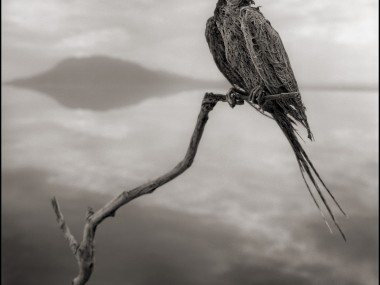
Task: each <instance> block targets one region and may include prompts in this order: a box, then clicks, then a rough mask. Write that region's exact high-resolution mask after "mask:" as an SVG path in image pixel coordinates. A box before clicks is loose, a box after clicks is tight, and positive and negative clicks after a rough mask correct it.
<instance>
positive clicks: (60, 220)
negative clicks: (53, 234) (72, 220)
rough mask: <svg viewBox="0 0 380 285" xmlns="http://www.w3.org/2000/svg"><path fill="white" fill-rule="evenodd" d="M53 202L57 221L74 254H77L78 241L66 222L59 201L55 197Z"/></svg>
mask: <svg viewBox="0 0 380 285" xmlns="http://www.w3.org/2000/svg"><path fill="white" fill-rule="evenodd" d="M51 204H52V205H53V209H54V212H55V215H56V217H57V222H58V225H59V227H60V228H61V230H62V232H63V236H64V237H65V239H66V240H67V241H68V242H69V246H70V249H71V251H72V252H73V254H74V255H75V254H76V253H77V250H78V243H77V241H76V239H75V237H74V236H73V235H72V234H71V232H70V229H69V227H68V226H67V224H66V221H65V218H64V217H63V214H62V212H61V209H60V207H59V204H58V201H57V199H56V198H55V197H53V199H51Z"/></svg>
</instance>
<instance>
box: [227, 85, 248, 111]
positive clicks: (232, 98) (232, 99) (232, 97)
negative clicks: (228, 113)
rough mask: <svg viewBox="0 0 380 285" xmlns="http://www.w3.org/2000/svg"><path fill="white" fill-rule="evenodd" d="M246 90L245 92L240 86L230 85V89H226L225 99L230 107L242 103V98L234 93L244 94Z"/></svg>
mask: <svg viewBox="0 0 380 285" xmlns="http://www.w3.org/2000/svg"><path fill="white" fill-rule="evenodd" d="M246 93H247V92H245V90H244V89H241V88H240V87H232V88H230V90H228V92H227V94H226V101H227V103H228V104H229V105H230V107H231V108H234V107H235V106H236V105H243V104H244V100H243V99H241V98H238V97H237V96H236V95H237V94H241V95H244V94H246Z"/></svg>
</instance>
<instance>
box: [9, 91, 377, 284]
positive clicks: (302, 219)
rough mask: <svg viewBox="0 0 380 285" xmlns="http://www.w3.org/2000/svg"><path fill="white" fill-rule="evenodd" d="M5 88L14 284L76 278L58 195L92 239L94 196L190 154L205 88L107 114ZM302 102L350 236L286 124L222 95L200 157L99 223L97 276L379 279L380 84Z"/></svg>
mask: <svg viewBox="0 0 380 285" xmlns="http://www.w3.org/2000/svg"><path fill="white" fill-rule="evenodd" d="M2 91H3V92H2V93H3V96H2V104H3V110H2V111H3V114H2V128H3V133H2V135H3V136H2V147H3V161H2V162H3V168H2V177H3V185H2V186H3V195H2V214H3V215H2V229H3V236H2V245H3V252H4V253H3V263H2V273H3V274H2V276H3V277H2V283H3V284H6V285H23V284H69V282H70V280H71V278H72V277H74V276H75V274H76V261H75V259H74V258H73V257H72V256H71V254H70V251H69V249H68V246H67V244H66V241H65V240H64V238H63V237H62V236H61V233H60V232H59V229H58V226H57V224H56V222H55V219H54V216H53V212H52V210H51V207H50V202H49V199H50V198H51V197H53V196H56V197H57V198H58V200H59V201H60V203H61V207H62V210H63V211H64V214H65V216H66V218H67V222H68V223H69V225H70V226H71V227H72V230H73V232H74V234H76V235H77V237H78V238H79V236H80V233H81V229H82V225H83V221H84V216H85V210H86V209H87V206H93V207H94V208H95V209H96V208H98V207H100V206H101V205H103V204H104V203H106V202H107V201H108V200H110V199H111V198H112V197H113V196H114V195H116V194H118V193H119V192H121V191H123V190H128V189H131V188H132V187H134V186H137V185H139V184H141V183H144V182H146V181H148V180H149V179H153V178H155V177H157V176H158V175H160V174H163V173H164V172H166V171H168V170H169V169H171V168H172V167H173V166H174V165H175V164H176V163H177V162H179V161H180V160H181V159H182V157H183V155H184V153H185V151H186V148H187V145H188V142H189V139H190V136H191V134H192V131H193V128H194V124H195V121H196V117H197V115H198V112H199V108H200V103H201V100H202V97H203V93H204V91H202V90H200V91H193V92H183V93H180V94H175V95H172V96H168V97H165V98H156V99H155V98H152V99H149V100H146V101H144V102H142V103H140V104H137V105H132V106H126V107H121V108H119V109H114V110H110V111H104V112H97V111H91V110H83V109H68V108H65V107H63V106H61V105H59V104H58V103H57V102H56V101H54V100H53V99H51V98H49V97H48V96H46V95H44V94H41V93H36V92H31V91H26V90H22V89H15V88H9V87H3V90H2ZM303 99H304V103H305V105H306V107H307V114H308V118H309V122H310V125H311V128H312V130H313V133H314V136H315V139H316V141H315V142H309V141H306V143H305V144H304V147H305V149H306V151H307V152H308V154H309V155H310V157H311V159H312V160H313V162H314V164H315V166H316V168H317V169H318V170H319V172H320V174H321V176H322V177H323V179H324V181H325V182H326V183H327V184H328V185H329V187H330V189H331V190H332V191H333V192H334V194H335V196H336V197H337V199H338V201H339V202H340V203H341V204H342V205H343V207H344V208H345V210H346V211H347V212H348V213H349V215H350V219H348V220H346V219H344V218H343V217H341V216H339V215H338V219H339V221H340V223H341V224H342V227H343V228H344V231H345V232H346V235H347V237H348V242H347V243H344V242H343V240H342V239H341V238H340V237H339V235H338V234H337V233H336V231H335V234H334V235H330V233H329V231H328V230H327V228H326V226H325V225H324V222H323V220H322V218H321V216H320V215H319V213H318V210H317V209H316V207H315V205H314V203H313V201H312V199H311V197H310V196H309V194H308V192H307V189H306V187H305V185H304V183H303V181H302V178H301V175H300V173H299V170H298V167H297V163H296V160H295V158H294V154H292V152H291V148H290V147H289V145H288V142H287V140H286V138H285V137H284V136H283V134H282V133H281V131H280V129H279V128H278V127H277V126H276V125H275V124H274V122H273V121H271V120H269V119H267V118H266V117H264V116H262V115H260V114H259V113H257V112H256V111H255V110H253V109H252V108H250V107H249V106H237V107H236V108H235V109H230V108H229V107H228V106H227V104H223V103H219V104H218V106H217V107H216V108H215V109H214V111H212V112H211V113H210V119H209V122H208V124H207V126H206V130H205V133H204V136H203V138H202V141H201V143H200V147H199V151H198V154H197V156H196V159H195V162H194V164H193V166H192V167H191V168H190V169H189V170H188V171H187V172H185V173H184V174H183V175H181V176H180V177H178V178H177V179H176V180H174V181H172V182H170V183H169V184H167V185H165V186H163V187H162V188H160V189H158V190H157V192H155V193H154V194H153V195H149V196H147V197H143V198H141V199H138V200H136V201H133V202H132V203H131V204H129V205H127V206H125V207H124V208H123V209H122V210H120V211H119V212H118V213H117V216H116V218H115V219H112V220H107V221H105V222H104V223H103V224H102V225H101V226H100V227H99V229H98V232H97V243H96V246H97V252H96V260H97V261H96V264H95V272H94V275H93V277H92V279H91V282H90V283H89V284H94V285H95V284H138V285H140V284H141V285H145V284H222V285H223V284H226V285H227V284H228V285H232V284H241V285H245V284H247V285H248V284H349V285H351V284H364V285H372V284H377V283H378V269H377V268H378V254H377V252H378V214H377V209H378V170H379V169H378V131H377V130H378V94H377V93H376V92H368V91H339V92H338V91H308V90H306V91H304V92H303ZM105 100H106V98H105ZM301 133H302V131H301ZM303 134H305V133H304V132H303ZM304 137H306V136H305V135H304ZM334 211H336V209H334Z"/></svg>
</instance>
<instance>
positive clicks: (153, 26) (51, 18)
mask: <svg viewBox="0 0 380 285" xmlns="http://www.w3.org/2000/svg"><path fill="white" fill-rule="evenodd" d="M215 2H216V1H215V0H207V1H206V0H195V1H182V0H181V1H179V0H162V1H153V0H128V1H123V0H110V1H99V0H65V1H64V0H49V1H45V0H4V1H2V6H3V12H2V22H3V28H2V32H3V39H4V44H3V46H2V49H3V62H4V64H3V67H2V68H3V71H4V79H9V78H13V77H19V76H22V75H28V74H34V73H36V72H37V71H40V70H43V69H46V68H48V67H50V66H52V65H53V64H55V63H56V62H57V61H59V60H60V59H63V58H66V57H72V56H90V55H95V54H102V55H109V56H113V57H118V58H123V59H128V60H131V61H134V62H138V63H141V64H143V65H144V66H147V67H151V68H154V69H164V70H169V71H172V72H175V73H182V74H186V75H189V76H193V77H198V78H211V79H218V78H222V76H221V75H220V73H219V71H218V70H217V68H216V67H215V65H214V62H213V61H212V58H211V56H210V54H209V51H208V47H207V44H206V41H205V39H204V29H205V22H206V20H207V18H208V17H209V16H211V15H212V13H213V10H214V7H215ZM256 3H257V4H258V5H261V6H263V7H262V11H263V13H264V15H265V16H266V17H267V18H268V19H269V20H270V21H271V23H272V24H273V26H274V27H275V28H276V29H277V30H278V31H279V32H280V35H281V36H282V39H283V41H284V43H285V47H286V48H287V50H288V53H289V54H290V59H291V62H292V65H293V68H294V69H295V73H296V77H297V79H298V81H299V82H300V84H301V85H302V84H318V83H335V84H339V83H341V82H343V83H354V84H355V83H361V84H362V83H369V84H374V83H375V82H376V81H377V77H378V76H377V74H378V72H377V67H378V64H377V61H378V60H377V57H378V56H377V54H378V44H377V34H378V25H377V18H378V12H377V11H378V1H376V0H362V1H360V2H358V1H353V0H350V1H329V0H320V1H303V0H289V1H275V2H274V1H268V0H261V1H257V2H256Z"/></svg>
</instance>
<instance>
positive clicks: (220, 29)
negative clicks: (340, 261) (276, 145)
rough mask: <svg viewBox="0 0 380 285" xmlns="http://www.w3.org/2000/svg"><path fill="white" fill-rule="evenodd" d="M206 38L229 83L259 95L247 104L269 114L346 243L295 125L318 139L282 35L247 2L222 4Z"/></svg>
mask: <svg viewBox="0 0 380 285" xmlns="http://www.w3.org/2000/svg"><path fill="white" fill-rule="evenodd" d="M206 39H207V42H208V45H209V48H210V51H211V53H212V55H213V57H214V60H215V63H216V65H217V66H218V68H219V70H220V71H221V72H222V73H223V74H224V76H225V77H226V78H227V80H228V81H229V82H230V83H231V84H232V85H235V86H239V87H241V88H243V89H244V90H245V91H246V92H247V93H248V94H252V96H253V95H254V96H253V97H252V98H251V99H252V100H251V101H248V103H249V104H250V105H252V106H253V107H255V109H257V107H256V106H259V107H260V108H261V109H263V110H264V111H265V112H267V113H269V114H270V115H271V117H272V118H273V119H274V120H275V121H276V123H277V124H278V125H279V127H280V128H281V130H282V131H283V133H284V135H285V136H286V138H287V140H288V141H289V143H290V145H291V148H292V150H293V152H294V154H295V156H296V159H297V163H298V166H299V168H300V171H301V174H302V177H303V179H304V181H305V184H306V186H307V189H308V191H309V192H310V194H311V196H312V198H313V201H314V202H315V204H316V205H317V207H318V209H319V210H320V212H321V214H322V216H323V218H324V219H325V221H326V223H327V220H326V218H325V216H324V215H323V211H322V209H321V207H320V205H319V203H318V201H317V199H316V196H315V195H314V194H313V191H312V189H311V188H310V185H309V183H308V182H307V178H308V180H309V181H310V182H311V185H313V186H314V191H315V192H316V194H317V195H318V196H319V198H320V200H321V201H322V203H323V204H324V206H325V208H326V210H327V212H328V213H329V215H330V217H331V219H332V220H333V222H334V224H335V225H336V227H337V228H338V230H339V232H340V233H341V235H342V237H343V238H344V239H346V238H345V236H344V233H343V231H342V229H341V227H340V226H339V224H338V222H337V220H336V218H335V215H334V213H333V211H332V209H331V207H330V206H329V203H328V201H327V200H326V198H325V197H324V194H323V192H322V188H323V189H324V190H325V191H327V193H328V195H329V196H330V197H331V198H332V200H333V201H334V203H335V204H336V205H337V206H338V208H339V209H340V211H341V212H342V213H343V214H344V215H346V214H345V212H344V211H343V209H342V208H341V206H340V205H339V204H338V202H337V201H336V199H335V197H334V196H333V195H332V193H331V191H330V190H329V189H328V188H327V186H326V185H325V183H324V182H323V180H322V179H321V177H320V175H319V174H318V172H317V170H316V169H315V167H314V165H313V164H312V162H311V160H310V159H309V157H308V155H307V154H306V152H305V151H304V149H303V148H302V146H301V144H300V142H299V141H298V138H297V136H296V135H297V134H298V133H297V131H296V129H295V127H294V125H295V124H296V122H298V123H300V124H301V125H302V126H304V127H305V128H306V130H307V132H308V137H309V139H310V140H312V138H313V135H312V133H311V130H310V127H309V124H308V121H307V117H306V108H305V106H304V104H303V102H302V98H301V94H300V92H299V89H298V85H297V81H296V79H295V76H294V73H293V70H292V68H291V65H290V61H289V57H288V55H287V53H286V50H285V47H284V45H283V43H282V40H281V38H280V36H279V34H278V33H277V31H276V30H275V29H274V28H273V27H272V25H271V23H270V22H269V21H268V20H266V19H265V17H264V15H263V14H262V13H261V11H260V10H259V8H258V7H252V6H250V5H248V3H247V1H229V0H219V1H218V3H217V5H216V8H215V11H214V17H211V18H210V19H209V20H208V21H207V25H206ZM257 94H258V96H256V95H257ZM255 96H256V97H255ZM305 174H306V175H305ZM319 183H320V184H322V188H321V187H320V185H319ZM327 225H328V223H327ZM329 228H330V227H329Z"/></svg>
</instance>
